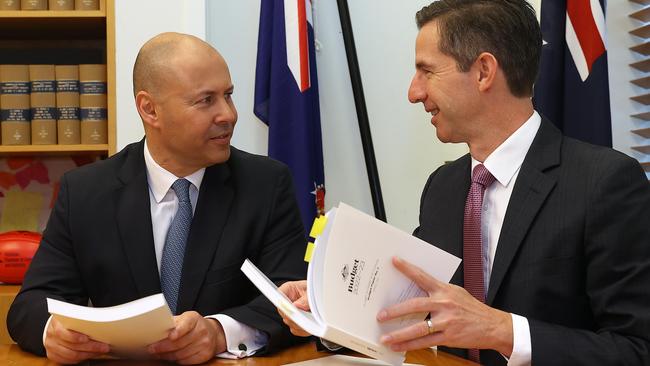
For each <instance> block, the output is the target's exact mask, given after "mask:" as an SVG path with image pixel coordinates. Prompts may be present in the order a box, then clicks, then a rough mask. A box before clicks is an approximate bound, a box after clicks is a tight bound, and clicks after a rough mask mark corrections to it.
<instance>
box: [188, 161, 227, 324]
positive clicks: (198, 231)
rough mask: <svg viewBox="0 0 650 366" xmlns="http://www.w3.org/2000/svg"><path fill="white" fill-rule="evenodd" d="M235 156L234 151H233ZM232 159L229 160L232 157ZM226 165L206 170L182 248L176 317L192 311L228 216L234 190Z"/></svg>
mask: <svg viewBox="0 0 650 366" xmlns="http://www.w3.org/2000/svg"><path fill="white" fill-rule="evenodd" d="M233 153H234V151H233ZM231 159H232V157H231ZM229 177H230V168H229V165H228V164H219V165H214V166H211V167H208V168H207V169H206V170H205V176H204V178H203V182H202V183H201V190H200V192H199V199H198V201H197V206H196V210H195V211H194V218H193V219H192V226H191V228H190V234H189V237H188V239H187V245H186V246H185V257H184V259H183V272H182V274H181V284H180V289H179V295H178V309H177V310H178V313H181V312H183V311H186V310H189V309H191V308H193V306H194V303H195V302H196V298H197V296H198V294H199V290H200V289H201V286H202V285H203V281H204V279H205V275H206V273H207V272H208V268H209V266H210V263H212V261H213V257H214V253H215V251H216V250H217V247H218V246H219V244H220V240H221V235H222V233H223V229H224V227H225V225H226V221H227V219H228V216H229V212H230V206H231V204H232V200H233V197H234V190H233V188H232V186H231V184H230V182H229V179H228V178H229Z"/></svg>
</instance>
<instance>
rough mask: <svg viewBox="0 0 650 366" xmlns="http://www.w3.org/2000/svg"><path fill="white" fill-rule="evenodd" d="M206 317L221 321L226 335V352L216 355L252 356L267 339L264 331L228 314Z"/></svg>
mask: <svg viewBox="0 0 650 366" xmlns="http://www.w3.org/2000/svg"><path fill="white" fill-rule="evenodd" d="M206 318H211V319H215V320H217V321H218V322H219V323H221V327H222V328H223V333H224V335H225V337H226V352H223V353H219V354H218V355H216V357H220V358H230V359H237V358H244V357H248V356H252V355H254V354H255V352H257V351H259V350H260V349H261V348H263V347H264V346H266V344H267V343H268V341H269V337H268V335H266V333H264V332H262V331H259V330H257V329H255V328H252V327H249V326H248V325H246V324H243V323H240V322H238V321H236V320H235V319H233V318H231V317H229V316H228V315H223V314H217V315H210V316H206Z"/></svg>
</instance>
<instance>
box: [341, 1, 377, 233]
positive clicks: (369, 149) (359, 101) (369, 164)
mask: <svg viewBox="0 0 650 366" xmlns="http://www.w3.org/2000/svg"><path fill="white" fill-rule="evenodd" d="M336 3H337V5H338V9H339V19H340V21H341V30H342V31H343V43H344V44H345V54H346V56H347V59H348V70H349V71H350V81H351V82H352V92H353V94H354V105H355V107H356V110H357V120H358V121H359V132H360V134H361V145H362V146H363V156H364V158H365V161H366V171H367V172H368V183H369V184H370V195H371V196H372V206H373V207H374V209H375V217H376V218H377V219H379V220H382V221H386V211H385V209H384V199H383V198H382V195H381V185H380V184H379V173H378V171H377V161H376V160H375V150H374V147H373V145H372V135H371V134H370V123H369V122H368V110H367V108H366V99H365V97H364V94H363V85H362V84H361V73H360V71H359V61H358V59H357V50H356V47H355V45H354V34H353V32H352V22H351V21H350V11H349V9H348V2H347V0H337V1H336Z"/></svg>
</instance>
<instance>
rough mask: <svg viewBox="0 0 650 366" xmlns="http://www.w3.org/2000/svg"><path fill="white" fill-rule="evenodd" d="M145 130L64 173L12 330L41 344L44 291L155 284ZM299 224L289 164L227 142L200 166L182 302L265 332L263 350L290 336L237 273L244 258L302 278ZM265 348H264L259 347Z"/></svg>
mask: <svg viewBox="0 0 650 366" xmlns="http://www.w3.org/2000/svg"><path fill="white" fill-rule="evenodd" d="M143 146H144V140H143V141H140V142H139V143H135V144H131V145H129V146H127V147H125V148H124V149H123V150H122V151H121V152H120V153H118V154H116V155H115V156H113V157H111V158H109V159H106V160H103V161H99V162H97V163H94V164H91V165H89V166H85V167H82V168H79V169H76V170H73V171H70V172H68V173H66V174H65V175H64V176H63V178H62V179H61V185H60V187H61V188H60V191H59V195H58V198H57V201H56V205H55V207H54V209H53V211H52V214H51V216H50V219H49V221H48V224H47V228H46V230H45V232H44V233H43V240H42V242H41V245H40V247H39V249H38V251H37V253H36V255H35V256H34V258H33V261H32V263H31V265H30V268H29V270H28V272H27V274H26V277H25V280H24V283H23V286H22V289H21V291H20V293H19V294H18V296H17V297H16V299H15V301H14V303H13V304H12V306H11V309H10V311H9V314H8V318H7V325H8V329H9V332H10V334H11V336H12V338H13V339H14V340H15V341H16V342H17V343H18V345H19V346H20V347H21V348H23V349H25V350H27V351H30V352H32V353H36V354H39V355H44V354H45V349H44V347H43V344H42V334H43V329H44V327H45V323H46V321H47V319H48V317H49V314H48V312H47V305H46V301H45V299H46V297H51V298H54V299H60V300H63V301H67V302H71V303H75V304H80V305H87V304H88V301H89V300H90V301H91V302H92V304H93V305H94V306H98V307H104V306H113V305H117V304H121V303H125V302H128V301H132V300H135V299H138V298H142V297H145V296H148V295H152V294H155V293H159V292H161V289H160V279H159V274H158V268H157V264H156V256H155V252H154V244H153V234H152V228H151V209H150V203H149V187H148V183H147V173H146V167H145V162H144V155H143ZM304 250H305V234H304V229H303V226H302V221H301V220H300V214H299V211H298V206H297V204H296V200H295V198H294V192H293V185H292V183H291V175H290V173H289V170H288V169H287V167H286V166H285V165H283V164H281V163H279V162H277V161H274V160H271V159H269V158H267V157H261V156H255V155H251V154H248V153H245V152H242V151H239V150H237V149H235V148H231V156H230V159H229V160H228V161H227V162H225V163H223V164H217V165H213V166H210V167H208V168H206V171H205V175H204V178H203V181H202V183H201V187H200V191H199V197H198V202H197V207H196V209H195V212H194V217H193V219H192V224H191V228H190V233H189V237H188V241H187V244H186V251H185V257H184V264H183V270H182V274H181V282H180V289H179V300H178V312H179V313H182V312H184V311H187V310H195V311H197V312H199V313H200V314H202V315H210V314H217V313H222V314H226V315H229V316H231V317H232V318H234V319H236V320H238V321H240V322H242V323H244V324H247V325H250V326H252V327H254V328H256V329H259V330H261V331H264V332H266V333H267V334H268V335H269V336H270V338H269V343H268V346H267V347H266V349H265V350H273V349H276V348H278V347H281V346H285V345H288V344H291V343H293V342H295V341H296V338H295V337H293V336H292V335H291V334H290V332H289V330H288V328H287V327H285V326H284V325H283V323H282V320H281V318H280V317H279V315H278V313H277V311H276V309H275V307H273V306H272V305H271V303H270V302H268V301H267V300H266V299H265V298H264V297H263V296H261V295H260V294H259V292H258V291H257V289H256V288H255V287H254V286H253V285H252V284H251V282H250V281H248V279H247V278H246V277H245V276H244V275H243V274H242V272H241V271H240V270H239V267H240V266H241V264H242V263H243V261H244V259H246V258H250V259H251V261H252V262H253V263H255V264H256V265H257V266H258V267H259V268H260V269H261V270H262V271H263V272H264V273H266V274H267V276H269V278H270V279H271V280H273V281H275V282H276V283H281V282H284V281H287V280H296V279H301V278H304V277H305V275H306V264H305V262H304V261H303V259H302V257H303V254H304ZM265 350H264V351H265Z"/></svg>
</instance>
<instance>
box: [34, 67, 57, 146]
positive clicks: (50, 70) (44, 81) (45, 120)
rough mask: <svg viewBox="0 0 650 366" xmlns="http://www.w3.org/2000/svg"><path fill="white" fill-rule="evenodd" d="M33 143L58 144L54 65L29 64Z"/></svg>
mask: <svg viewBox="0 0 650 366" xmlns="http://www.w3.org/2000/svg"><path fill="white" fill-rule="evenodd" d="M29 81H30V85H31V94H30V104H31V108H30V109H31V116H32V145H54V144H56V93H55V92H56V87H55V75H54V65H29Z"/></svg>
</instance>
